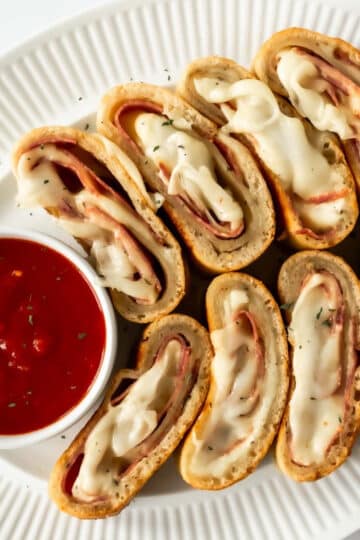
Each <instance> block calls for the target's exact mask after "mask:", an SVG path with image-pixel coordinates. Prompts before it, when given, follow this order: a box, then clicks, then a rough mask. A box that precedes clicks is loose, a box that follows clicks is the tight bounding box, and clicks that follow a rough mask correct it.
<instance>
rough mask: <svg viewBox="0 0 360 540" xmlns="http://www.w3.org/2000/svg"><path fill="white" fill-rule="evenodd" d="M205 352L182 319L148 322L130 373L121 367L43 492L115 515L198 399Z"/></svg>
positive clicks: (91, 511)
mask: <svg viewBox="0 0 360 540" xmlns="http://www.w3.org/2000/svg"><path fill="white" fill-rule="evenodd" d="M212 355H213V351H212V347H211V343H210V339H209V335H208V333H207V331H206V330H205V329H204V328H203V327H202V326H201V325H200V324H199V323H198V322H197V321H195V320H194V319H192V318H191V317H188V316H186V315H177V314H176V315H169V316H166V317H163V318H162V319H160V320H158V321H156V322H154V323H152V324H151V325H150V326H149V327H148V328H147V329H146V330H145V332H144V335H143V338H142V341H141V343H140V346H139V349H138V355H137V356H138V370H137V371H136V370H121V371H120V372H119V373H118V374H117V375H115V377H114V378H113V381H112V383H111V384H110V387H109V390H108V392H107V394H106V397H105V400H104V402H103V404H102V405H101V406H100V408H99V409H98V411H97V412H96V413H95V415H94V416H93V417H92V418H91V420H90V421H89V422H88V423H87V425H86V426H85V427H84V428H83V430H82V431H81V432H80V433H79V435H78V436H77V437H76V438H75V440H74V441H73V443H72V444H71V445H70V447H69V448H68V449H67V450H66V451H65V452H64V454H63V455H62V456H61V457H60V458H59V460H58V462H57V463H56V465H55V467H54V469H53V471H52V474H51V478H50V495H51V497H52V498H53V499H54V501H55V502H56V503H57V505H58V506H59V508H60V509H61V510H63V511H65V512H68V513H69V514H72V515H73V516H76V517H79V518H84V519H89V518H100V517H106V516H109V515H113V514H116V513H118V512H119V511H120V510H121V509H122V508H123V507H124V506H126V505H127V504H128V503H129V502H130V500H131V499H132V498H133V497H134V496H135V495H136V493H137V492H138V491H139V490H140V489H141V488H142V487H143V485H144V484H145V483H146V481H147V480H148V479H149V478H150V477H151V476H152V475H153V474H154V473H155V472H156V470H157V469H158V468H159V467H160V466H161V465H162V463H163V462H164V461H165V460H166V459H167V458H168V457H169V456H170V454H171V453H172V452H173V450H174V449H175V448H176V446H177V445H178V444H179V442H180V440H181V439H182V437H183V435H184V434H185V433H186V431H187V430H188V428H189V427H190V425H191V424H192V422H193V421H194V419H195V418H196V416H197V414H198V411H199V409H200V407H201V405H202V403H203V401H204V399H205V397H206V393H207V391H208V385H209V365H210V361H211V358H212Z"/></svg>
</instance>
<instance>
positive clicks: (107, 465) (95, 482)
mask: <svg viewBox="0 0 360 540" xmlns="http://www.w3.org/2000/svg"><path fill="white" fill-rule="evenodd" d="M180 358H181V344H180V343H179V341H178V340H175V339H172V340H171V341H169V343H168V344H167V345H166V347H165V349H164V351H163V353H162V354H161V356H160V357H159V358H158V359H157V361H156V362H155V363H154V364H153V366H152V367H151V368H150V369H149V370H148V371H146V372H145V373H144V374H143V375H141V376H140V377H139V379H138V380H137V381H136V382H134V383H133V384H132V386H131V387H130V390H129V393H128V394H127V395H126V397H125V398H124V399H123V400H122V401H120V403H119V404H117V405H115V406H112V405H110V406H109V409H108V411H107V412H106V413H105V415H104V416H103V417H102V418H101V420H100V421H99V422H98V423H97V424H96V426H95V427H94V429H93V430H92V431H91V433H90V434H89V436H88V438H87V439H86V443H85V449H84V459H83V461H82V464H81V467H80V470H79V474H78V476H77V478H76V481H75V483H74V486H73V489H72V493H73V495H74V496H75V497H77V498H79V499H81V500H83V501H87V500H92V499H93V498H96V497H99V496H102V495H111V494H113V493H114V492H115V491H117V489H118V488H117V486H116V483H115V484H114V478H115V480H116V478H117V476H118V474H117V472H118V471H117V466H118V465H117V464H118V461H119V460H118V458H124V460H128V461H129V463H130V462H131V458H130V457H129V453H131V451H132V450H133V449H134V448H135V447H136V446H137V445H138V444H140V443H141V442H142V441H144V440H145V439H146V438H147V437H148V436H149V435H151V433H152V432H153V431H154V430H155V429H156V427H157V426H158V416H157V415H158V412H159V409H160V410H161V407H162V406H164V405H165V404H166V403H167V401H168V400H169V399H170V397H171V392H172V391H173V386H174V385H173V382H174V379H175V377H176V375H177V368H178V365H179V361H180Z"/></svg>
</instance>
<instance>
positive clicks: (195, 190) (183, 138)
mask: <svg viewBox="0 0 360 540" xmlns="http://www.w3.org/2000/svg"><path fill="white" fill-rule="evenodd" d="M134 128H135V132H136V134H137V137H138V142H139V143H140V145H141V147H142V149H143V151H144V153H145V154H146V155H147V156H148V157H149V158H151V159H152V160H153V161H154V163H155V164H156V165H160V164H163V165H165V166H166V167H167V169H168V170H169V174H170V178H169V179H166V178H165V179H164V180H165V184H166V185H167V190H168V193H169V194H170V195H185V196H190V198H191V199H192V200H193V201H194V202H195V203H196V206H197V207H198V208H199V209H200V210H201V211H202V212H205V213H206V214H208V212H209V211H211V212H212V213H213V214H214V215H215V216H216V218H217V219H218V221H220V222H222V223H230V225H231V230H236V229H237V228H238V227H239V226H240V225H241V224H242V221H243V211H242V209H241V206H240V204H239V203H238V202H237V201H236V200H235V199H234V197H233V196H232V195H231V194H230V193H229V192H228V191H227V190H226V189H224V188H223V187H222V186H220V184H219V183H218V181H217V178H216V174H215V167H214V161H213V158H212V156H211V153H210V151H209V149H208V147H207V145H206V144H205V143H204V142H202V141H201V140H199V139H198V138H196V137H194V136H192V135H189V134H188V133H185V132H184V131H181V130H180V129H178V128H177V127H175V124H173V125H170V124H169V121H168V120H167V119H166V118H165V117H164V116H161V115H159V114H153V113H141V114H139V115H138V116H137V117H136V119H135V124H134Z"/></svg>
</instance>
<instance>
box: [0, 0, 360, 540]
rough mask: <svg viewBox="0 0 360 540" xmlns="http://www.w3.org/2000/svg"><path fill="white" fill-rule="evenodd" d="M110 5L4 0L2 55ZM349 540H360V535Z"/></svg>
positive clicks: (94, 0)
mask: <svg viewBox="0 0 360 540" xmlns="http://www.w3.org/2000/svg"><path fill="white" fill-rule="evenodd" d="M219 1H221V0H219ZM239 1H241V0H239ZM291 1H292V0H289V2H291ZM313 1H314V0H313ZM315 1H321V0H315ZM359 2H360V0H342V5H346V7H348V8H349V9H351V7H352V6H357V7H358V6H359ZM106 3H109V0H60V1H59V2H54V1H53V0H0V55H1V54H2V53H4V52H6V51H8V50H10V49H11V48H13V47H15V46H16V45H18V44H20V43H21V42H23V41H25V40H26V39H28V38H31V37H32V36H34V35H36V34H37V33H39V32H41V31H43V30H46V29H47V28H48V27H49V26H50V25H53V24H55V23H57V22H59V21H61V20H63V19H66V18H68V17H72V16H74V15H78V14H79V13H81V11H83V10H88V9H91V8H94V7H97V6H101V5H103V4H106ZM327 4H331V5H334V6H336V5H339V0H327ZM0 91H1V89H0ZM304 540H305V539H304ZM346 540H360V531H358V532H356V533H354V534H353V535H351V536H349V537H348V538H347V539H346Z"/></svg>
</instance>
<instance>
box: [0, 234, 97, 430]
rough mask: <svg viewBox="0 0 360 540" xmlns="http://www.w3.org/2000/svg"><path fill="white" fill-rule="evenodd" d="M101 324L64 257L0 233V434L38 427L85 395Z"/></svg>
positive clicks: (87, 289) (88, 292) (89, 293)
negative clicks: (0, 236) (1, 236)
mask: <svg viewBox="0 0 360 540" xmlns="http://www.w3.org/2000/svg"><path fill="white" fill-rule="evenodd" d="M104 347H105V321H104V316H103V314H102V311H101V307H100V306H99V304H98V301H97V299H96V297H95V296H94V293H93V292H92V289H91V288H90V286H89V284H88V282H87V281H86V279H85V278H84V277H83V275H82V274H81V273H80V271H79V270H78V269H77V268H76V266H74V264H73V263H72V262H70V261H69V260H68V259H66V258H65V257H64V256H63V255H61V254H59V253H57V252H56V251H54V250H52V249H51V248H48V247H45V246H43V245H41V244H38V243H36V242H32V241H28V240H22V239H14V238H0V434H2V435H6V434H21V433H27V432H29V431H34V430H37V429H40V428H43V427H45V426H47V425H49V424H51V423H53V422H54V421H56V420H58V419H59V418H60V417H61V416H63V415H64V413H66V412H67V411H69V409H72V408H73V407H74V406H75V405H76V404H77V403H79V401H80V400H81V399H82V397H83V396H84V395H85V394H86V393H87V390H88V389H89V387H90V386H91V383H92V381H93V379H94V377H95V375H96V373H97V371H98V369H99V366H100V363H101V360H102V356H103V351H104Z"/></svg>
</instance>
